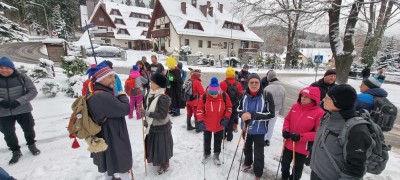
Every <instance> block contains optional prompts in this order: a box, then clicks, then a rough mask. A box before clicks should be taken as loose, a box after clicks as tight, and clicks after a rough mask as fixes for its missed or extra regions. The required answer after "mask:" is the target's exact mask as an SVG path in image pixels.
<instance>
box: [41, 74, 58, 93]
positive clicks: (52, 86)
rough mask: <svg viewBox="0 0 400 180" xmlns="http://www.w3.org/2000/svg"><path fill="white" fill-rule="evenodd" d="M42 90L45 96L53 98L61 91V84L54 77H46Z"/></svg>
mask: <svg viewBox="0 0 400 180" xmlns="http://www.w3.org/2000/svg"><path fill="white" fill-rule="evenodd" d="M40 90H41V91H42V93H43V94H44V95H45V96H47V97H49V98H51V97H55V96H56V95H57V93H58V92H60V85H58V83H57V82H56V81H55V80H54V79H45V80H44V81H43V85H42V87H41V88H40Z"/></svg>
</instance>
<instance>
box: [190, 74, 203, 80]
mask: <svg viewBox="0 0 400 180" xmlns="http://www.w3.org/2000/svg"><path fill="white" fill-rule="evenodd" d="M190 78H192V79H197V80H199V81H201V79H200V77H199V76H197V75H195V74H192V75H191V76H190Z"/></svg>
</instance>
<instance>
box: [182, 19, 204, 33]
mask: <svg viewBox="0 0 400 180" xmlns="http://www.w3.org/2000/svg"><path fill="white" fill-rule="evenodd" d="M185 29H198V30H201V31H204V29H203V27H202V26H201V24H200V23H199V22H193V21H188V22H187V23H186V25H185Z"/></svg>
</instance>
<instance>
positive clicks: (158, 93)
mask: <svg viewBox="0 0 400 180" xmlns="http://www.w3.org/2000/svg"><path fill="white" fill-rule="evenodd" d="M164 93H165V89H164V88H158V89H156V90H152V89H150V92H149V95H148V97H147V99H146V102H147V103H146V104H147V111H149V112H154V111H155V110H156V106H157V103H158V98H159V97H160V96H161V95H163V94H164ZM153 97H154V100H153V101H151V104H149V99H150V98H153ZM146 122H147V124H148V126H147V128H146V130H145V134H149V131H150V127H151V124H153V118H151V117H147V118H146Z"/></svg>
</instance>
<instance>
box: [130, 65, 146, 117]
mask: <svg viewBox="0 0 400 180" xmlns="http://www.w3.org/2000/svg"><path fill="white" fill-rule="evenodd" d="M143 81H146V82H147V79H146V78H145V77H143V76H141V75H140V73H139V67H138V66H136V65H134V66H133V67H132V70H131V72H130V74H129V78H128V79H127V80H126V81H125V91H126V93H127V94H128V96H129V97H130V110H129V115H128V117H129V119H132V118H133V110H134V109H136V118H137V119H138V120H139V119H141V118H142V114H141V113H142V106H143V105H142V103H143V96H144V89H143V84H144V83H146V82H143Z"/></svg>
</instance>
